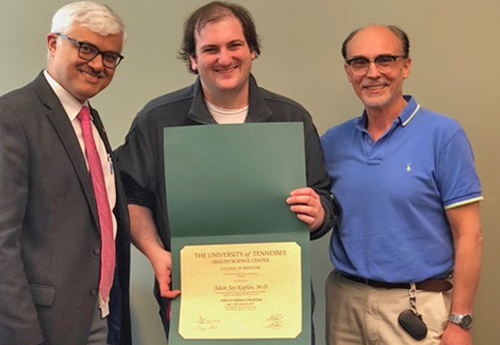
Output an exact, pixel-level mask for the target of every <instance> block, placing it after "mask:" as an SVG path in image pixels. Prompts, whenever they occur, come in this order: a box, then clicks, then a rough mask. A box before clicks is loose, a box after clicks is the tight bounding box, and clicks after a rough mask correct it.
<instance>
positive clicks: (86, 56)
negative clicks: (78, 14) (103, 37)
mask: <svg viewBox="0 0 500 345" xmlns="http://www.w3.org/2000/svg"><path fill="white" fill-rule="evenodd" d="M56 35H57V36H60V37H61V38H64V39H65V40H67V41H69V42H71V43H72V44H73V45H74V46H75V47H77V48H78V56H79V57H80V58H81V59H83V60H85V61H92V60H94V59H95V58H96V57H97V55H99V54H100V55H101V56H102V63H103V65H104V67H106V68H110V69H115V68H116V66H118V65H119V64H120V62H121V61H122V60H123V59H124V57H123V56H122V55H120V54H118V53H114V52H110V51H106V52H102V51H100V50H99V48H97V47H96V46H95V45H93V44H90V43H85V42H80V41H77V40H75V39H72V38H71V37H68V36H66V35H63V34H60V33H56Z"/></svg>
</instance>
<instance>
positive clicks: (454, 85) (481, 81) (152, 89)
mask: <svg viewBox="0 0 500 345" xmlns="http://www.w3.org/2000/svg"><path fill="white" fill-rule="evenodd" d="M238 2H239V3H241V4H243V5H244V6H246V7H247V8H248V9H249V10H250V11H251V12H252V13H253V15H254V17H255V21H256V24H257V29H258V31H259V33H260V35H261V38H262V46H263V47H262V55H261V57H259V59H257V60H256V61H255V63H254V69H253V72H254V74H255V75H256V77H257V79H258V82H259V84H260V85H262V86H264V87H266V88H268V89H271V90H273V91H276V92H278V93H282V94H284V95H287V96H289V97H291V98H293V99H295V100H297V101H299V102H300V103H302V104H303V105H304V106H305V107H306V108H307V109H309V111H310V112H311V114H312V115H313V117H314V120H315V122H316V124H317V127H318V130H319V132H320V133H323V132H324V131H325V130H326V129H327V128H329V127H330V126H333V125H335V124H338V123H340V122H342V121H344V120H347V119H349V118H351V117H354V116H357V115H359V113H360V112H361V110H362V107H361V104H360V102H359V100H358V99H357V98H356V97H355V96H354V94H353V92H352V90H351V88H350V85H349V84H348V83H347V81H346V78H345V76H344V72H343V68H342V59H341V56H340V52H339V51H340V45H341V43H342V40H343V38H344V37H345V36H346V35H347V34H348V33H349V32H350V31H351V29H353V28H355V27H358V26H363V25H366V24H369V23H391V24H396V25H399V26H401V27H403V28H404V29H405V30H406V31H407V32H408V34H409V36H410V40H411V56H412V58H413V66H412V72H411V76H410V78H409V80H408V81H407V82H406V85H405V91H406V92H407V93H411V94H413V95H414V96H415V97H416V98H417V99H418V101H419V102H420V104H422V106H424V107H427V108H430V109H433V110H436V111H439V112H443V113H446V114H448V115H450V116H452V117H454V118H456V119H457V120H458V121H459V122H460V123H461V124H462V125H463V127H464V128H465V130H466V132H467V133H468V135H469V138H470V140H471V142H472V146H473V148H474V151H475V155H476V164H477V169H478V172H479V175H480V178H481V181H482V185H483V190H484V196H485V201H484V202H482V222H483V231H484V237H485V249H484V255H483V262H484V264H483V271H482V272H483V273H482V279H481V285H480V288H479V292H478V296H477V303H476V308H475V311H474V312H475V319H476V321H475V322H476V323H475V325H474V328H473V335H474V340H475V344H476V345H478V344H479V345H491V344H496V343H497V342H498V339H499V338H500V328H498V326H497V322H496V321H494V320H496V314H495V311H496V312H498V310H500V297H499V296H500V294H499V292H500V273H499V271H500V270H499V268H498V262H500V251H499V250H498V248H499V243H500V238H499V237H500V235H499V232H498V226H499V223H500V216H499V215H500V203H499V195H500V183H499V182H498V179H499V177H500V160H499V157H498V149H499V148H500V135H498V134H497V132H498V128H500V119H499V118H500V116H499V115H500V114H499V111H498V109H497V108H495V107H496V106H498V105H497V104H496V103H497V102H495V99H496V98H495V97H494V96H497V93H498V92H499V91H500V86H499V77H500V45H499V44H498V42H499V41H498V33H499V32H500V22H499V21H498V17H499V15H500V2H498V1H497V0H478V1H469V0H467V1H466V0H455V1H450V0H438V1H436V0H421V1H396V0H379V1H333V0H309V1H298V0H246V1H238ZM64 3H66V2H65V1H58V0H44V1H34V0H0V4H1V6H0V46H1V47H2V49H1V50H2V53H1V57H0V94H1V93H4V92H7V91H9V90H11V89H13V88H16V87H19V86H21V85H24V84H25V83H27V82H29V81H30V80H32V79H33V78H34V77H35V75H36V74H37V73H38V72H39V71H40V70H41V69H42V68H44V65H45V58H46V48H45V35H46V33H47V32H48V30H49V27H50V18H51V16H52V14H53V12H54V11H55V10H56V9H57V8H59V7H60V6H61V5H63V4H64ZM107 3H108V4H109V5H111V6H112V7H113V8H114V9H115V10H116V11H117V12H118V13H119V14H121V15H122V17H123V18H124V20H125V22H126V24H127V26H128V37H129V39H128V44H127V46H126V48H125V51H124V55H125V56H126V59H125V60H124V62H123V63H122V65H120V67H119V70H118V72H117V74H116V76H115V80H114V82H113V84H111V86H110V87H109V88H108V89H107V90H106V91H104V92H103V93H102V94H101V95H99V96H97V97H96V98H95V99H94V100H93V101H92V103H93V105H94V106H95V107H96V108H98V109H99V110H100V112H101V114H102V116H103V118H104V121H105V123H106V125H107V129H108V133H109V135H110V138H111V141H112V144H113V146H114V147H116V146H118V145H119V144H120V143H122V141H123V138H124V136H125V134H126V133H127V131H128V128H129V126H130V123H131V121H132V119H133V117H134V116H135V113H136V112H137V111H138V110H139V109H140V108H141V107H142V106H143V105H144V104H145V102H146V101H148V100H149V99H151V98H153V97H155V96H157V95H160V94H162V93H165V92H168V91H172V90H175V89H177V88H180V87H182V86H185V85H187V84H189V83H191V82H192V81H193V79H194V77H193V76H192V75H190V74H188V73H187V72H186V70H185V68H184V66H183V64H182V63H181V62H180V61H179V60H177V59H176V51H177V49H178V47H179V44H180V38H181V29H182V23H183V21H184V19H185V18H186V16H187V15H188V14H189V13H190V12H191V11H192V10H193V9H194V8H196V7H198V6H199V5H201V4H203V3H205V1H197V0H183V1H180V0H178V1H173V0H142V1H125V0H108V1H107ZM327 242H328V238H324V239H323V240H321V241H319V242H316V243H314V244H313V253H314V257H313V267H314V272H313V279H314V286H315V291H316V294H317V297H318V303H317V304H318V305H317V312H316V315H315V320H316V327H317V330H318V345H322V344H324V340H323V329H324V326H323V313H324V298H323V282H324V279H325V276H326V274H327V273H328V272H329V271H330V270H331V265H330V263H329V261H328V258H327ZM151 282H152V274H151V271H150V269H149V265H148V263H147V261H146V260H145V259H144V258H143V257H142V256H141V255H140V254H139V253H138V252H136V251H134V257H133V275H132V298H133V300H132V305H133V317H134V332H135V336H134V337H135V344H139V345H145V344H147V345H155V344H163V343H164V340H163V335H162V331H161V328H160V324H159V321H158V319H157V308H156V306H155V303H154V301H153V299H152V297H151V293H150V291H151V286H152V284H151Z"/></svg>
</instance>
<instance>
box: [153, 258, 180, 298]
mask: <svg viewBox="0 0 500 345" xmlns="http://www.w3.org/2000/svg"><path fill="white" fill-rule="evenodd" d="M150 260H151V265H152V266H153V270H154V272H155V276H156V280H158V284H159V285H160V295H161V296H162V297H166V298H170V299H174V298H176V297H177V296H179V294H180V293H181V292H180V291H179V290H172V289H171V286H170V283H171V278H170V276H171V273H172V257H171V255H170V252H168V251H166V250H164V249H162V250H159V251H157V253H156V254H155V256H154V257H151V258H150Z"/></svg>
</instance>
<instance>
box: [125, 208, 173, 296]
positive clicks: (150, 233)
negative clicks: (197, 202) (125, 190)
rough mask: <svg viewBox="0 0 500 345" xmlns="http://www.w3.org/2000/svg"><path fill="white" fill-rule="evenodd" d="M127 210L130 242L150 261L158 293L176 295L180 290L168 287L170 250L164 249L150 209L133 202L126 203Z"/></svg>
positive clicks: (170, 261)
mask: <svg viewBox="0 0 500 345" xmlns="http://www.w3.org/2000/svg"><path fill="white" fill-rule="evenodd" d="M128 210H129V212H130V232H131V235H132V242H133V243H134V245H135V246H136V247H137V248H138V249H139V250H140V251H141V252H142V253H143V254H144V255H146V256H147V257H148V259H149V261H150V262H151V265H152V266H153V270H154V272H155V276H156V280H158V283H159V285H160V295H161V296H162V297H167V298H175V297H177V296H178V295H179V293H180V291H179V290H174V291H172V289H171V287H170V282H171V279H170V274H171V268H172V259H171V256H170V252H169V251H167V250H165V249H164V246H163V243H162V241H161V239H160V236H159V235H158V231H157V229H156V225H155V223H154V220H153V213H152V211H151V210H150V209H149V208H147V207H144V206H140V205H133V204H130V205H128Z"/></svg>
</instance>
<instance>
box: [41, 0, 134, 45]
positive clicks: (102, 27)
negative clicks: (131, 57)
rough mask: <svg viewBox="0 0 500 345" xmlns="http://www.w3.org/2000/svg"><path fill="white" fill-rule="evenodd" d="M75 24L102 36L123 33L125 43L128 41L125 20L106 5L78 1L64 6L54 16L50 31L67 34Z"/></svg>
mask: <svg viewBox="0 0 500 345" xmlns="http://www.w3.org/2000/svg"><path fill="white" fill-rule="evenodd" d="M75 24H77V25H80V26H82V27H84V28H85V29H87V30H90V31H92V32H93V33H96V34H98V35H101V36H108V35H116V34H120V33H123V41H124V42H125V39H126V34H125V24H124V23H123V20H122V19H121V18H120V16H118V14H116V13H115V12H114V11H113V10H112V9H111V8H110V7H109V6H107V5H104V4H99V3H96V2H92V1H78V2H73V3H71V4H68V5H65V6H63V7H61V8H60V9H59V10H58V11H57V12H56V14H54V17H53V18H52V27H51V29H50V31H51V32H55V33H60V34H67V33H68V32H69V31H70V30H71V27H72V26H73V25H75Z"/></svg>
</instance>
